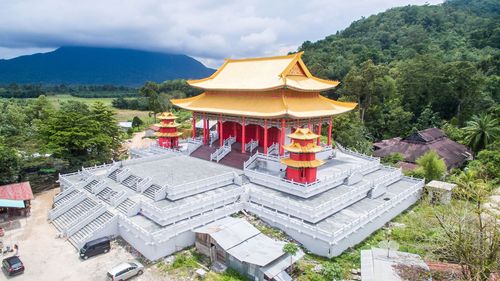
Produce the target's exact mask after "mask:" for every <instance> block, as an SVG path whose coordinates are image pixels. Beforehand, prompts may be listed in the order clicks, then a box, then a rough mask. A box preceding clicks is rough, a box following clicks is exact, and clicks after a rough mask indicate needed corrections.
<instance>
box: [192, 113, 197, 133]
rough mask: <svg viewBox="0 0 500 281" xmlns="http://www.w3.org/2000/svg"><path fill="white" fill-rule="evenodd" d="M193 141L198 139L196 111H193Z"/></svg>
mask: <svg viewBox="0 0 500 281" xmlns="http://www.w3.org/2000/svg"><path fill="white" fill-rule="evenodd" d="M192 121H193V139H194V138H196V117H195V115H194V111H193V120H192Z"/></svg>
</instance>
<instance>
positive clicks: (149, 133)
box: [145, 125, 160, 137]
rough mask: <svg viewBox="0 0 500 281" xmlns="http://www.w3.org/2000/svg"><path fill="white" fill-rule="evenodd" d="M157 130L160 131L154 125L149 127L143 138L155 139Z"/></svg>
mask: <svg viewBox="0 0 500 281" xmlns="http://www.w3.org/2000/svg"><path fill="white" fill-rule="evenodd" d="M159 130H160V127H158V126H156V125H151V126H149V127H148V128H147V129H146V133H145V136H146V137H155V136H156V132H158V131H159Z"/></svg>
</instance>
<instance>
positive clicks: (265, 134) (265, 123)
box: [264, 119, 267, 154]
mask: <svg viewBox="0 0 500 281" xmlns="http://www.w3.org/2000/svg"><path fill="white" fill-rule="evenodd" d="M264 154H267V119H264Z"/></svg>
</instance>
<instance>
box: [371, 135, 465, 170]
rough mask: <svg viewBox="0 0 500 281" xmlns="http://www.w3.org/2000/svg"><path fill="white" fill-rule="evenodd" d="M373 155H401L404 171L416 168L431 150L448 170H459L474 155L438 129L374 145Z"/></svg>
mask: <svg viewBox="0 0 500 281" xmlns="http://www.w3.org/2000/svg"><path fill="white" fill-rule="evenodd" d="M373 146H374V151H373V155H374V156H376V157H386V156H388V155H390V154H392V153H401V154H402V155H403V157H404V161H403V162H402V163H401V166H402V167H403V169H409V170H411V169H413V168H415V167H416V165H415V163H416V161H417V159H418V158H419V157H420V156H422V155H424V154H425V153H427V152H428V151H430V150H434V151H436V153H437V154H438V155H439V156H440V157H441V158H442V159H443V160H444V162H445V164H446V167H447V169H448V170H450V169H453V168H459V167H461V166H463V165H464V163H465V162H466V161H468V160H471V159H472V153H471V151H470V149H469V148H467V147H466V146H465V145H463V144H460V143H457V142H455V141H453V140H451V139H449V138H448V137H447V136H446V134H445V133H444V132H443V131H441V130H440V129H438V128H429V129H425V130H422V131H418V132H416V133H414V134H412V135H410V136H408V137H406V138H399V137H397V138H392V139H387V140H382V141H380V142H376V143H374V144H373Z"/></svg>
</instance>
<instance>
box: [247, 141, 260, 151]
mask: <svg viewBox="0 0 500 281" xmlns="http://www.w3.org/2000/svg"><path fill="white" fill-rule="evenodd" d="M258 146H259V141H258V140H253V139H252V140H250V141H249V142H248V143H246V144H245V151H248V152H250V153H251V152H252V151H253V150H254V149H256V148H257V147H258Z"/></svg>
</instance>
